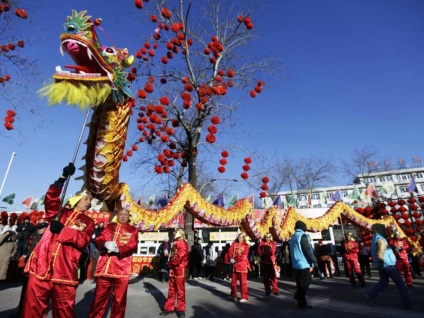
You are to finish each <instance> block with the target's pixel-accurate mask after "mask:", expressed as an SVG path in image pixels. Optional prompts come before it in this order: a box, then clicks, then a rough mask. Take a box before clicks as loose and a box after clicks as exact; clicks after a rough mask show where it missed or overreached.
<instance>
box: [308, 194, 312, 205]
mask: <svg viewBox="0 0 424 318" xmlns="http://www.w3.org/2000/svg"><path fill="white" fill-rule="evenodd" d="M311 206H312V194H311V193H308V207H311Z"/></svg>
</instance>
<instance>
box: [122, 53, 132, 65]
mask: <svg viewBox="0 0 424 318" xmlns="http://www.w3.org/2000/svg"><path fill="white" fill-rule="evenodd" d="M132 63H134V55H130V56H128V57H127V58H126V59H125V60H123V61H122V65H123V66H124V67H130V66H131V65H132Z"/></svg>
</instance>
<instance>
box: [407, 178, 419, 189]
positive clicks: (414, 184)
mask: <svg viewBox="0 0 424 318" xmlns="http://www.w3.org/2000/svg"><path fill="white" fill-rule="evenodd" d="M408 192H410V193H412V192H416V193H418V188H417V184H416V183H415V178H414V177H412V178H411V180H410V181H409V185H408Z"/></svg>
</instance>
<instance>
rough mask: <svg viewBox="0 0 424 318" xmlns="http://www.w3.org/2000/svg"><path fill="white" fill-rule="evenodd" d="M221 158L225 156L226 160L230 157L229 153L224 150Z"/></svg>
mask: <svg viewBox="0 0 424 318" xmlns="http://www.w3.org/2000/svg"><path fill="white" fill-rule="evenodd" d="M221 156H223V157H224V158H227V157H228V156H229V153H228V151H227V150H224V151H223V152H221Z"/></svg>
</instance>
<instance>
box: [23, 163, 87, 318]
mask: <svg viewBox="0 0 424 318" xmlns="http://www.w3.org/2000/svg"><path fill="white" fill-rule="evenodd" d="M74 172H75V166H74V165H73V164H72V163H71V164H69V165H68V166H66V167H65V168H63V174H62V176H61V177H60V178H59V179H58V180H57V181H55V183H54V184H52V185H51V186H50V187H49V189H48V191H47V194H46V196H45V200H44V206H45V211H46V220H47V221H49V222H51V223H50V226H49V229H48V230H46V232H45V233H44V235H43V237H42V238H41V239H40V241H39V243H38V244H37V246H36V247H35V249H34V250H33V252H32V253H31V255H30V257H29V259H28V262H27V263H26V266H25V273H26V274H29V279H28V285H27V290H26V294H25V301H24V306H23V310H22V314H21V316H22V317H23V318H29V317H31V318H33V317H37V318H38V317H40V318H41V317H45V316H46V309H47V304H48V302H49V299H50V300H51V308H52V316H53V317H54V318H59V317H63V318H70V317H76V313H75V294H76V287H77V285H78V261H79V259H80V256H81V251H82V250H83V249H84V248H85V247H86V246H87V245H88V243H89V242H90V238H91V236H92V235H93V233H94V222H93V220H92V219H91V218H90V217H88V216H87V215H85V212H86V211H87V210H88V209H89V208H90V206H91V199H92V196H91V194H90V193H89V192H86V191H83V192H80V193H77V194H76V195H75V196H73V197H71V198H70V199H69V200H68V203H67V204H66V205H65V206H64V207H63V208H60V204H61V200H60V193H61V192H62V188H63V185H64V183H65V181H66V179H67V178H68V177H69V176H71V175H73V174H74ZM59 209H60V213H59V220H54V218H55V217H56V216H57V215H58V211H59Z"/></svg>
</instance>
